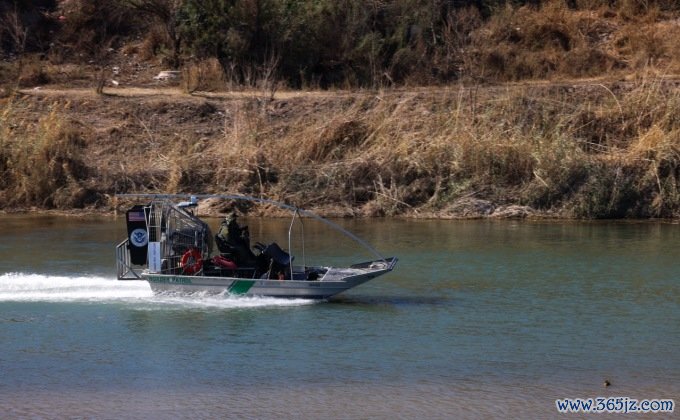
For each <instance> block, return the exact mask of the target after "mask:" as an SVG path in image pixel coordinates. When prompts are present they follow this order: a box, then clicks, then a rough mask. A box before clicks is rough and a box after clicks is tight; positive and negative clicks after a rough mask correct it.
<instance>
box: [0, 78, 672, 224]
mask: <svg viewBox="0 0 680 420" xmlns="http://www.w3.org/2000/svg"><path fill="white" fill-rule="evenodd" d="M110 100H111V101H115V100H117V99H110ZM107 101H108V99H107ZM81 106H82V104H81ZM135 106H136V108H134V109H130V110H128V111H127V112H126V113H124V114H121V115H126V117H125V118H126V120H125V121H121V123H120V124H118V125H116V126H115V127H111V128H107V129H100V130H99V134H97V135H96V136H94V137H93V134H92V132H90V131H87V130H83V129H82V127H81V126H80V125H78V124H76V123H75V122H73V119H72V117H71V116H72V112H73V111H74V109H72V108H77V107H70V106H69V105H68V104H65V103H62V104H53V105H51V106H48V107H46V110H47V111H46V112H44V113H43V114H42V115H43V116H42V117H41V118H40V119H39V120H38V121H34V120H32V117H31V116H32V115H36V114H35V112H33V113H29V112H27V111H28V110H27V108H28V99H17V98H13V99H11V100H4V102H2V104H0V164H1V165H0V176H1V177H0V194H2V197H1V198H2V200H0V201H2V203H3V205H4V206H5V207H7V206H41V207H47V208H52V207H59V208H67V207H69V206H70V207H78V206H85V205H89V204H93V203H94V202H95V201H96V200H98V199H101V197H104V196H105V195H106V194H111V193H116V192H118V193H120V192H132V191H148V192H168V193H169V192H194V193H196V192H219V193H224V192H234V193H242V194H249V195H256V196H264V197H268V198H272V199H278V200H282V201H287V202H291V203H294V204H296V205H299V206H302V207H307V208H309V207H316V208H321V209H322V210H323V211H324V212H325V213H326V214H334V215H371V216H380V215H400V214H444V215H446V214H450V213H449V212H450V211H452V210H450V209H452V208H453V207H455V206H454V205H455V204H456V203H457V202H459V201H460V200H465V199H469V198H475V199H479V200H487V201H489V202H491V203H494V204H495V205H510V204H519V205H526V206H530V207H532V208H534V209H537V210H538V211H541V212H545V213H546V214H554V215H558V216H563V217H578V218H620V217H679V216H680V191H679V186H680V185H679V180H680V121H679V120H678V119H677V115H679V114H680V90H678V89H677V86H676V83H675V82H673V81H669V80H666V79H664V78H661V77H657V76H655V75H654V74H653V73H648V74H642V76H641V77H640V78H639V79H635V80H631V81H628V82H617V83H612V84H600V83H597V82H592V83H583V84H580V85H571V84H565V85H559V84H557V85H551V86H544V85H541V84H537V85H525V86H521V85H508V86H505V87H487V88H474V87H473V88H470V87H465V86H451V87H442V88H430V89H421V90H413V91H385V92H374V91H372V92H353V93H347V92H337V93H328V92H326V93H316V94H315V93H309V94H307V95H302V96H298V95H288V96H284V95H281V96H280V97H279V99H275V100H270V98H268V97H263V96H261V94H260V92H258V93H257V94H253V95H252V96H250V97H249V96H247V95H246V96H242V97H239V98H237V99H234V98H232V99H229V100H225V101H218V100H205V101H204V102H200V101H197V100H194V99H192V100H191V101H190V102H187V103H183V102H179V103H172V102H165V101H157V102H153V103H151V102H150V103H148V104H138V105H135ZM111 112H114V113H116V114H120V113H118V112H117V111H115V109H114V110H112V111H111ZM200 121H205V122H204V123H200V124H199V122H200ZM97 136H99V137H97Z"/></svg>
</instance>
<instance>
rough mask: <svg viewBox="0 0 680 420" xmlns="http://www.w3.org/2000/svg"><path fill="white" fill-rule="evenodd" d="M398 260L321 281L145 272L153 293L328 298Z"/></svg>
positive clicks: (332, 273)
mask: <svg viewBox="0 0 680 420" xmlns="http://www.w3.org/2000/svg"><path fill="white" fill-rule="evenodd" d="M394 263H396V260H392V259H390V263H389V264H390V265H389V266H388V267H387V268H379V269H375V268H342V269H339V268H329V269H328V272H327V273H326V275H324V276H323V278H321V279H319V280H267V279H244V278H233V277H212V276H189V275H172V274H152V273H144V274H142V278H143V279H144V280H146V281H148V282H149V285H150V286H151V289H152V290H153V291H154V293H181V294H195V293H204V294H211V295H219V294H231V295H241V296H268V297H280V298H303V299H327V298H329V297H331V296H333V295H336V294H338V293H341V292H344V291H346V290H348V289H351V288H353V287H356V286H358V285H360V284H363V283H365V282H367V281H369V280H371V279H374V278H376V277H378V276H380V275H383V274H385V273H388V272H389V271H391V270H392V267H393V265H394Z"/></svg>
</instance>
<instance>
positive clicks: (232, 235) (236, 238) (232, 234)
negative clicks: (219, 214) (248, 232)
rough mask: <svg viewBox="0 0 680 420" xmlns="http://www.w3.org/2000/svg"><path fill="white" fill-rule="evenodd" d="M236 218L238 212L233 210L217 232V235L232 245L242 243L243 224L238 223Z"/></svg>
mask: <svg viewBox="0 0 680 420" xmlns="http://www.w3.org/2000/svg"><path fill="white" fill-rule="evenodd" d="M236 218H237V215H236V212H234V211H232V212H231V213H230V214H229V215H228V216H227V217H225V218H224V221H222V225H221V226H220V230H219V232H217V236H219V238H220V239H222V240H223V241H224V242H226V243H228V244H229V245H232V246H236V245H238V244H240V243H241V237H242V235H243V232H242V229H241V226H239V225H238V221H237V220H236Z"/></svg>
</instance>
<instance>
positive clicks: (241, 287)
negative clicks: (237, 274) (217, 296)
mask: <svg viewBox="0 0 680 420" xmlns="http://www.w3.org/2000/svg"><path fill="white" fill-rule="evenodd" d="M253 284H255V280H236V281H234V282H233V283H232V284H231V286H229V293H231V294H234V295H245V294H246V293H248V290H250V288H251V287H253Z"/></svg>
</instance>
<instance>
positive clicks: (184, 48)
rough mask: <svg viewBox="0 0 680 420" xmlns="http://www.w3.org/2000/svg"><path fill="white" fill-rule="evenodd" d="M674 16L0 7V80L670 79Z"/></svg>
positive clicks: (561, 0)
mask: <svg viewBox="0 0 680 420" xmlns="http://www.w3.org/2000/svg"><path fill="white" fill-rule="evenodd" d="M679 18H680V3H679V2H677V1H675V0H427V1H423V0H389V1H365V0H342V1H336V0H314V1H301V0H238V1H235V0H111V1H105V2H104V1H93V0H39V1H31V2H23V1H16V0H0V55H2V56H4V58H5V59H7V60H9V61H8V62H6V63H5V65H4V68H3V69H2V70H3V71H2V72H0V73H2V74H3V76H0V78H2V79H4V81H5V82H8V81H10V80H12V78H15V79H16V78H19V79H20V80H21V83H22V84H24V85H26V86H28V85H34V84H36V83H37V84H45V83H49V82H50V81H61V80H63V79H64V76H63V74H62V73H63V72H64V70H65V68H66V65H67V64H71V65H73V64H76V65H79V66H84V68H86V69H87V71H85V72H84V73H86V74H87V73H88V72H93V73H94V74H93V78H94V79H98V78H104V77H106V76H110V75H111V71H112V69H113V67H116V68H121V67H122V66H123V65H124V63H126V62H128V61H129V60H128V59H126V57H127V58H130V57H134V58H135V60H136V61H137V62H138V61H140V60H141V61H146V62H149V61H152V62H153V61H155V62H159V63H163V65H165V66H169V67H174V68H176V69H182V70H183V71H185V73H186V75H187V76H189V75H191V76H192V79H193V82H192V83H190V84H189V85H187V86H186V87H187V89H202V90H205V89H223V88H224V87H225V86H229V87H230V88H235V87H244V86H245V87H255V86H262V85H276V86H279V85H280V86H283V87H287V88H295V89H297V88H303V89H305V88H323V89H326V88H342V89H351V88H359V87H360V88H379V87H383V88H386V87H393V86H424V85H431V84H442V83H451V82H454V81H464V82H467V83H471V82H472V83H489V82H492V83H493V82H499V81H500V82H502V81H517V80H526V79H544V78H554V77H569V78H572V77H583V76H588V77H591V76H601V75H608V74H610V73H611V72H618V71H631V70H639V69H642V68H644V67H647V66H650V65H651V66H653V67H654V68H658V69H662V70H663V71H665V72H669V71H670V72H677V71H678V70H680V58H678V57H680V54H679V52H680V51H679V48H680V47H679V45H680V34H679V31H678V30H677V28H678V19H679ZM8 63H9V64H14V65H8ZM70 73H71V74H70V76H71V78H72V79H73V78H78V77H83V76H85V75H83V74H78V73H77V72H70ZM2 81H3V80H0V82H2ZM92 83H93V84H95V83H96V81H92Z"/></svg>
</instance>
